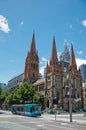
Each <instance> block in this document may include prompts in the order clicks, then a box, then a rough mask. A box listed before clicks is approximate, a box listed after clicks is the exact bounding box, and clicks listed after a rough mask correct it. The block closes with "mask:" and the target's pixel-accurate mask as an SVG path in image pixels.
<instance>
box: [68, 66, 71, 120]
mask: <svg viewBox="0 0 86 130" xmlns="http://www.w3.org/2000/svg"><path fill="white" fill-rule="evenodd" d="M68 79H69V113H70V122H72V102H71V95H72V88H71V75H70V67H69V68H68Z"/></svg>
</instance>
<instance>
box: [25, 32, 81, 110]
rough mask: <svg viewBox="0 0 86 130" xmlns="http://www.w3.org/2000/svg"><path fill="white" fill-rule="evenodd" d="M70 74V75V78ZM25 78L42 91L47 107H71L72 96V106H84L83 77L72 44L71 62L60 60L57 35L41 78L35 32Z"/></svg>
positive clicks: (27, 59) (79, 107)
mask: <svg viewBox="0 0 86 130" xmlns="http://www.w3.org/2000/svg"><path fill="white" fill-rule="evenodd" d="M68 76H70V77H69V78H68ZM24 80H25V81H27V82H32V83H33V84H34V86H35V89H36V90H37V91H39V92H40V93H42V95H43V97H44V99H45V103H44V105H45V107H46V106H47V107H49V108H51V107H54V105H57V107H59V108H64V109H69V98H70V96H71V104H72V108H73V109H74V110H75V109H81V108H82V78H81V73H80V70H77V65H76V61H75V56H74V49H73V45H72V44H71V51H70V63H68V62H66V61H58V56H57V50H56V42H55V37H54V38H53V43H52V51H51V57H50V61H49V63H47V65H46V74H45V78H42V79H40V78H39V58H38V55H37V51H36V47H35V38H34V34H33V37H32V42H31V48H30V52H29V53H28V55H27V58H26V62H25V71H24Z"/></svg>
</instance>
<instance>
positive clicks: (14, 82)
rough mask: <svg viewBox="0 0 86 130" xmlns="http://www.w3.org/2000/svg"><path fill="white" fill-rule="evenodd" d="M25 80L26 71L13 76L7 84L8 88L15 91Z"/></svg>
mask: <svg viewBox="0 0 86 130" xmlns="http://www.w3.org/2000/svg"><path fill="white" fill-rule="evenodd" d="M23 81H24V73H22V74H20V75H18V76H16V77H14V78H12V79H11V80H9V81H8V84H7V90H8V91H13V90H14V89H15V88H17V87H18V86H19V84H21V83H22V82H23Z"/></svg>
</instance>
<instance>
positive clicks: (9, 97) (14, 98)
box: [2, 82, 43, 105]
mask: <svg viewBox="0 0 86 130" xmlns="http://www.w3.org/2000/svg"><path fill="white" fill-rule="evenodd" d="M2 100H3V102H4V103H6V104H9V105H12V104H22V103H26V102H27V103H28V102H29V103H30V102H32V103H36V104H40V105H42V104H43V98H42V95H41V94H40V93H38V92H36V91H35V87H34V86H33V85H32V84H28V83H26V82H24V83H22V84H21V85H20V86H19V87H18V88H16V89H15V90H14V91H13V92H11V93H6V92H3V93H2Z"/></svg>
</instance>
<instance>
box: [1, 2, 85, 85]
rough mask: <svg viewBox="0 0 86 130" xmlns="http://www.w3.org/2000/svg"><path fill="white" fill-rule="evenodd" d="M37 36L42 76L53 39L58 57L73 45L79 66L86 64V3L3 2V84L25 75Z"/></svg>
mask: <svg viewBox="0 0 86 130" xmlns="http://www.w3.org/2000/svg"><path fill="white" fill-rule="evenodd" d="M33 32H35V40H36V48H37V50H38V55H39V59H40V72H42V73H43V69H44V67H45V65H46V61H47V60H49V58H50V54H51V48H52V40H53V36H55V39H56V46H57V53H58V55H59V54H60V53H61V52H63V50H64V42H65V41H66V42H67V44H68V47H69V48H70V44H71V43H73V47H74V52H75V57H76V61H77V65H78V66H79V65H80V64H82V63H86V0H0V82H4V83H7V82H8V81H9V80H10V79H12V78H13V77H15V76H17V75H19V74H21V73H23V72H24V65H25V59H26V56H27V52H28V50H29V49H30V44H31V40H32V34H33Z"/></svg>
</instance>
